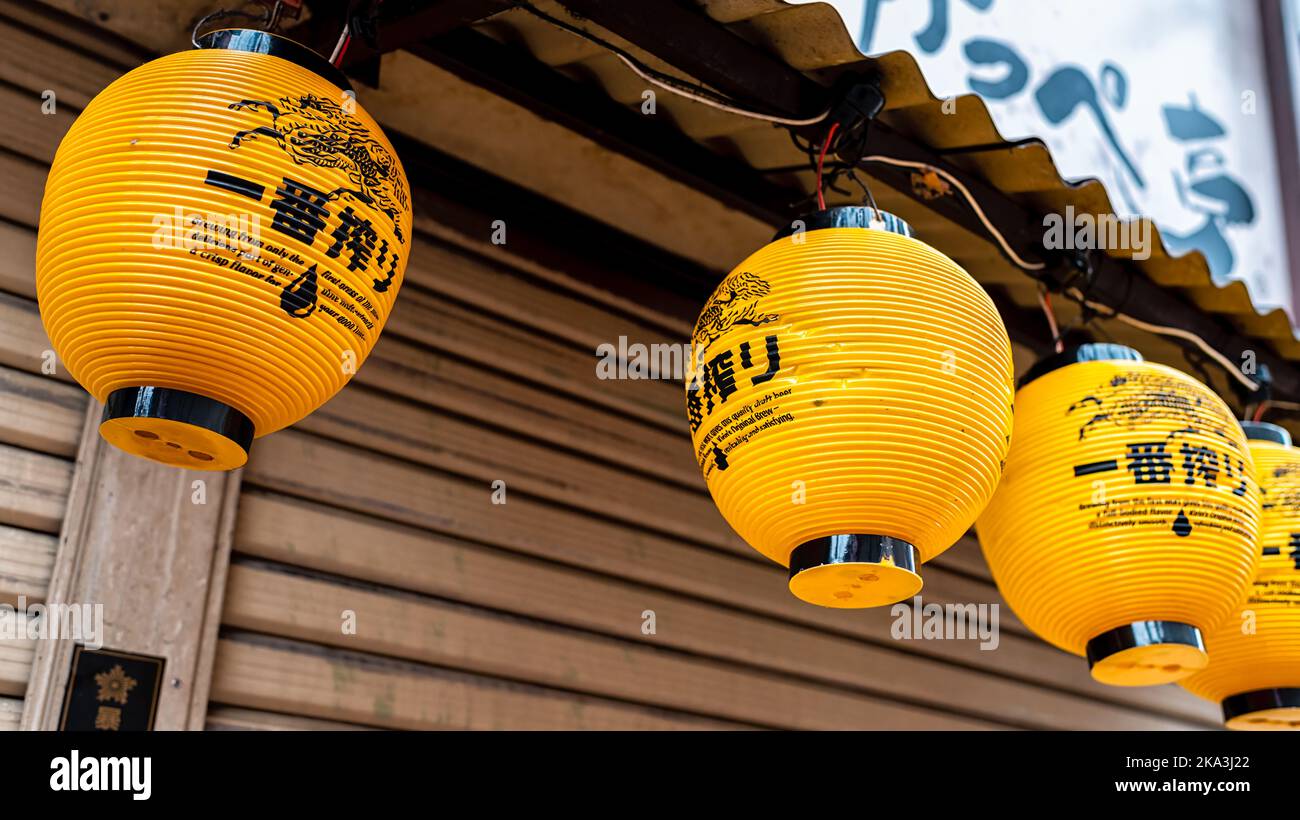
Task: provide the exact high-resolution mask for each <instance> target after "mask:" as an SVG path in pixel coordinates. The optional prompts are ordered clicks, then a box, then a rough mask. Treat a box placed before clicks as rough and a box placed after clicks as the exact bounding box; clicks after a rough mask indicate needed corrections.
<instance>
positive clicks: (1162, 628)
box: [1086, 621, 1209, 686]
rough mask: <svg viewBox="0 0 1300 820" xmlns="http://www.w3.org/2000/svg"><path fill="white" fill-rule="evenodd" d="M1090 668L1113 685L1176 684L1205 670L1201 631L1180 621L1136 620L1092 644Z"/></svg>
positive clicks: (1089, 656)
mask: <svg viewBox="0 0 1300 820" xmlns="http://www.w3.org/2000/svg"><path fill="white" fill-rule="evenodd" d="M1086 655H1087V658H1088V668H1089V669H1090V670H1091V671H1092V676H1093V677H1094V678H1095V679H1097V680H1098V681H1100V682H1102V683H1106V684H1110V685H1111V686H1156V685H1159V684H1162V683H1172V682H1174V681H1176V680H1179V679H1181V678H1185V677H1187V676H1188V675H1190V674H1192V673H1193V672H1196V671H1199V670H1201V669H1204V668H1205V664H1206V663H1207V662H1208V660H1209V656H1208V655H1207V654H1206V653H1205V640H1204V638H1202V636H1201V630H1199V629H1197V628H1196V627H1194V626H1192V625H1191V624H1184V623H1179V622H1177V621H1136V622H1134V623H1131V624H1125V625H1124V626H1120V627H1116V628H1115V629H1111V630H1108V631H1106V632H1103V633H1101V634H1100V635H1097V636H1096V637H1094V638H1093V639H1092V640H1090V641H1088V646H1087V649H1086Z"/></svg>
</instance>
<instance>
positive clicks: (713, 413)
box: [686, 208, 1014, 608]
mask: <svg viewBox="0 0 1300 820" xmlns="http://www.w3.org/2000/svg"><path fill="white" fill-rule="evenodd" d="M796 228H797V229H795V230H791V231H785V232H782V233H781V234H778V235H777V238H776V239H774V240H773V241H772V242H771V243H770V244H768V245H767V246H765V247H763V248H761V249H760V250H758V251H757V252H755V253H754V254H753V255H752V256H750V257H749V258H748V259H746V260H745V261H744V262H742V263H741V264H740V265H739V266H738V267H737V268H736V269H735V270H733V271H732V272H731V273H730V274H729V275H728V276H727V277H726V278H725V279H723V281H722V283H721V284H720V285H718V288H717V290H716V291H714V293H713V296H712V298H710V300H709V302H708V304H707V305H706V307H705V308H704V312H703V313H702V314H701V316H700V318H699V321H698V323H697V324H696V326H695V332H694V334H693V338H692V343H693V348H694V362H695V364H696V367H695V372H694V373H692V374H691V375H690V377H689V378H688V380H687V390H686V400H687V410H688V415H689V418H690V427H691V434H692V441H693V443H694V446H695V454H696V457H697V459H698V461H699V464H700V467H701V469H702V471H703V473H704V478H705V480H706V482H707V484H708V487H709V492H710V493H712V495H713V499H714V501H715V502H716V503H717V505H718V508H719V509H720V510H721V512H722V514H723V516H724V517H725V518H726V519H727V521H728V522H729V523H730V524H731V526H732V527H733V528H734V529H735V530H736V532H737V533H739V534H740V536H741V537H742V538H744V539H745V541H746V542H748V543H749V544H750V545H751V546H753V547H754V549H756V550H758V551H759V552H761V553H762V554H763V555H766V556H767V557H768V558H771V559H772V560H773V561H776V562H778V563H780V564H781V565H783V566H788V567H789V570H790V590H791V592H793V593H794V594H795V595H796V596H798V597H799V598H801V599H803V600H805V601H809V602H811V603H815V604H820V605H822V606H828V607H841V608H849V607H867V606H876V605H881V604H887V603H892V602H895V601H899V600H903V599H905V598H908V597H910V596H911V595H913V594H915V593H916V592H917V591H918V590H919V589H920V588H921V577H920V575H919V574H918V565H919V564H921V563H923V562H925V561H928V560H930V559H932V558H934V557H935V556H936V555H939V554H940V553H942V552H943V551H944V550H945V549H947V548H948V547H949V546H951V545H952V544H953V543H955V542H956V541H957V540H958V539H959V538H960V537H961V536H962V534H963V533H965V532H966V531H967V529H968V528H969V527H970V525H971V524H972V523H973V522H974V520H975V517H976V516H977V515H978V514H979V512H980V510H981V509H982V508H983V507H984V504H985V503H986V502H987V501H988V499H989V497H990V496H991V495H992V493H993V488H994V487H995V486H996V485H997V482H998V476H999V474H1000V472H1001V465H1002V460H1003V458H1004V457H1005V455H1006V452H1007V447H1008V445H1009V441H1010V436H1011V400H1012V394H1013V390H1014V386H1013V379H1014V375H1013V368H1012V361H1011V347H1010V343H1009V342H1008V340H1007V332H1006V329H1005V327H1004V326H1003V324H1002V319H1001V317H1000V316H999V315H998V312H997V310H996V309H995V308H994V306H993V303H992V302H991V301H990V299H989V297H988V295H987V294H986V293H984V291H983V290H982V289H981V288H980V286H979V285H978V284H977V283H976V282H975V280H974V279H972V278H971V277H970V276H969V275H968V274H967V273H966V272H965V271H963V270H962V269H961V268H960V267H958V266H957V265H956V264H955V263H954V262H953V261H952V260H951V259H948V258H947V257H946V256H944V255H943V254H941V253H939V252H938V251H936V250H935V249H934V248H931V247H930V246H929V245H926V244H924V243H923V242H920V241H918V240H916V239H913V238H912V237H911V234H910V231H909V230H908V228H907V225H906V224H905V223H903V222H902V221H901V220H898V219H897V218H895V217H893V216H891V215H888V214H879V217H878V218H877V212H874V211H871V210H868V209H866V208H834V209H831V210H829V211H821V212H818V213H817V214H814V215H812V216H810V217H806V218H805V219H804V220H803V221H802V224H801V223H796Z"/></svg>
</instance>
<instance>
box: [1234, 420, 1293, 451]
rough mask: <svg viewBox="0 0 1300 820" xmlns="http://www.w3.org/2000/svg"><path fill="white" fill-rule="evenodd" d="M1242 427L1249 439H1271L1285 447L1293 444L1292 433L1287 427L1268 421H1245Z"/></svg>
mask: <svg viewBox="0 0 1300 820" xmlns="http://www.w3.org/2000/svg"><path fill="white" fill-rule="evenodd" d="M1241 429H1242V430H1243V431H1244V432H1245V433H1246V440H1247V441H1271V442H1273V443H1274V444H1281V445H1282V446H1283V447H1290V446H1291V433H1290V432H1289V431H1288V430H1287V429H1286V428H1285V427H1280V426H1278V425H1276V424H1271V423H1269V422H1267V421H1243V422H1242V423H1241Z"/></svg>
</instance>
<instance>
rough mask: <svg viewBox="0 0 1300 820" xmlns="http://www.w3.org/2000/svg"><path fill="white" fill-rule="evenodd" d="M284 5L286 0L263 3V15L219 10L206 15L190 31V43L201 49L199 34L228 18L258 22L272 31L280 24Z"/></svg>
mask: <svg viewBox="0 0 1300 820" xmlns="http://www.w3.org/2000/svg"><path fill="white" fill-rule="evenodd" d="M283 5H284V0H275V2H274V3H271V2H263V6H264V8H263V9H262V13H261V14H254V13H253V12H251V11H244V10H243V9H217V10H216V11H214V12H212V13H211V14H205V15H203V16H202V17H200V18H199V21H198V22H197V23H195V24H194V28H192V29H191V30H190V43H191V44H193V46H194V47H195V48H199V32H200V31H202V30H203V27H204V26H206V25H207V24H208V23H211V22H213V21H214V20H224V19H226V18H228V17H243V18H244V19H246V20H253V21H256V22H257V23H258V24H259V25H260V26H261V27H262V28H263V30H265V31H271V30H273V29H274V28H275V27H276V24H278V23H279V22H280V8H281V7H282V6H283Z"/></svg>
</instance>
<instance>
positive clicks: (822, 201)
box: [817, 122, 840, 211]
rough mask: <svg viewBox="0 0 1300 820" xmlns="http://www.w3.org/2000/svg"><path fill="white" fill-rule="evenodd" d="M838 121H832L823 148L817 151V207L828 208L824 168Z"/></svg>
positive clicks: (838, 125) (823, 141) (837, 127)
mask: <svg viewBox="0 0 1300 820" xmlns="http://www.w3.org/2000/svg"><path fill="white" fill-rule="evenodd" d="M839 127H840V124H839V123H838V122H833V123H831V127H830V130H829V131H827V132H826V139H824V140H822V149H821V151H819V152H818V153H817V207H818V208H820V209H821V210H823V211H824V210H826V196H825V194H824V193H823V191H822V168H823V166H824V165H825V164H826V149H827V148H829V147H830V145H831V140H833V139H835V132H836V131H837V130H839Z"/></svg>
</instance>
